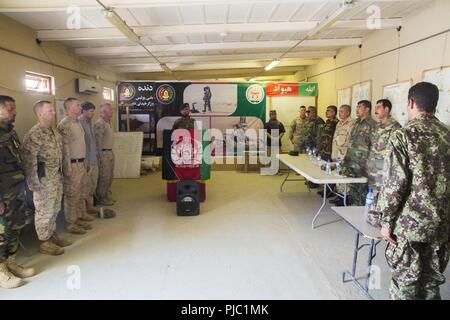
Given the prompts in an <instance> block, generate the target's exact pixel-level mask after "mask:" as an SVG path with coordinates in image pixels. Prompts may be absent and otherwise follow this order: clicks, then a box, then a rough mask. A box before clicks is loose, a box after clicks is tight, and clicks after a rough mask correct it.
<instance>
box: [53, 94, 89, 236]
mask: <svg viewBox="0 0 450 320" xmlns="http://www.w3.org/2000/svg"><path fill="white" fill-rule="evenodd" d="M64 109H65V111H66V116H65V117H64V118H63V119H62V120H61V122H60V123H59V124H58V131H59V133H60V134H61V137H62V149H63V173H64V214H65V217H66V220H67V223H68V224H69V225H68V227H67V229H68V230H69V232H71V233H75V234H84V233H86V231H85V230H89V229H91V228H92V227H91V226H90V225H89V224H88V223H86V222H85V221H91V220H93V218H92V217H91V216H89V215H88V214H87V212H86V203H85V201H84V195H85V191H84V186H85V185H84V181H85V180H84V179H85V176H86V167H85V164H84V158H85V157H86V143H85V141H84V130H83V127H82V126H81V124H80V121H79V120H78V118H77V117H78V115H79V114H80V113H81V107H80V101H79V100H78V99H76V98H67V99H66V101H64Z"/></svg>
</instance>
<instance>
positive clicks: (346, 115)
mask: <svg viewBox="0 0 450 320" xmlns="http://www.w3.org/2000/svg"><path fill="white" fill-rule="evenodd" d="M351 111H352V107H350V106H349V105H348V104H343V105H342V106H341V107H340V108H339V120H340V121H339V122H338V124H337V125H336V131H334V136H333V146H332V147H331V159H332V160H333V161H336V160H337V159H340V160H341V161H342V160H344V157H345V154H346V153H347V149H348V148H349V147H350V143H351V142H350V137H351V133H352V130H353V127H354V126H355V122H356V120H355V119H353V118H352V117H350V114H351Z"/></svg>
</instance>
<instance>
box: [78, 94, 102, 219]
mask: <svg viewBox="0 0 450 320" xmlns="http://www.w3.org/2000/svg"><path fill="white" fill-rule="evenodd" d="M94 113H95V105H94V104H93V103H91V102H88V101H85V102H83V103H82V104H81V116H80V118H79V120H80V123H81V126H82V127H83V130H84V141H85V143H86V158H85V159H84V161H85V162H84V163H85V165H86V180H85V183H86V187H85V191H86V195H85V197H86V208H87V212H88V213H89V214H95V215H97V214H98V211H97V210H95V209H94V195H95V190H96V189H97V181H98V150H97V144H96V141H95V134H94V127H93V126H92V118H93V117H94Z"/></svg>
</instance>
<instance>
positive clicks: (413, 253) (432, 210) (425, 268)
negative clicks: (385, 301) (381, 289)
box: [375, 82, 450, 300]
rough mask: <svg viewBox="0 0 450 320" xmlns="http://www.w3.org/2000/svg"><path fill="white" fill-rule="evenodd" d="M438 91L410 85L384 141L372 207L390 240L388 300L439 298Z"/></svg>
mask: <svg viewBox="0 0 450 320" xmlns="http://www.w3.org/2000/svg"><path fill="white" fill-rule="evenodd" d="M438 99H439V89H438V88H437V86H435V85H434V84H431V83H428V82H420V83H417V84H416V85H414V86H413V87H411V88H410V89H409V93H408V106H407V110H408V119H409V122H408V123H407V124H406V126H405V127H403V128H400V129H398V130H396V131H395V132H394V133H392V135H391V139H390V141H389V156H388V157H387V165H386V168H387V174H386V176H385V178H384V181H383V184H382V186H381V190H380V193H379V195H378V202H377V205H376V207H375V211H376V212H378V213H379V214H380V215H381V226H382V228H381V235H382V236H383V237H384V238H385V239H386V240H387V241H388V242H389V243H388V247H387V248H386V254H385V255H386V260H387V263H388V265H389V267H390V269H391V272H392V280H391V286H390V290H389V291H390V295H391V298H392V299H404V300H409V299H440V298H441V296H440V292H439V286H440V285H441V284H444V283H445V277H444V274H443V273H444V271H445V269H446V267H447V264H448V260H449V232H450V201H449V199H450V188H449V186H450V161H449V159H450V132H449V130H448V129H447V128H446V126H445V124H443V123H442V122H440V121H439V120H438V119H437V118H436V117H435V116H434V114H435V112H436V105H437V101H438Z"/></svg>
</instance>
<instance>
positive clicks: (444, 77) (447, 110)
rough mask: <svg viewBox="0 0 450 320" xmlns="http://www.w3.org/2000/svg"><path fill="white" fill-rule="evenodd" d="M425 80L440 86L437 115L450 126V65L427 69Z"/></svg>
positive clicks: (424, 73)
mask: <svg viewBox="0 0 450 320" xmlns="http://www.w3.org/2000/svg"><path fill="white" fill-rule="evenodd" d="M423 81H427V82H431V83H434V84H435V85H437V87H438V88H439V100H438V105H437V108H436V117H437V118H438V119H439V120H441V121H442V122H443V123H445V124H446V125H447V126H448V127H449V126H450V66H446V67H442V68H438V69H432V70H425V71H424V72H423Z"/></svg>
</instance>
